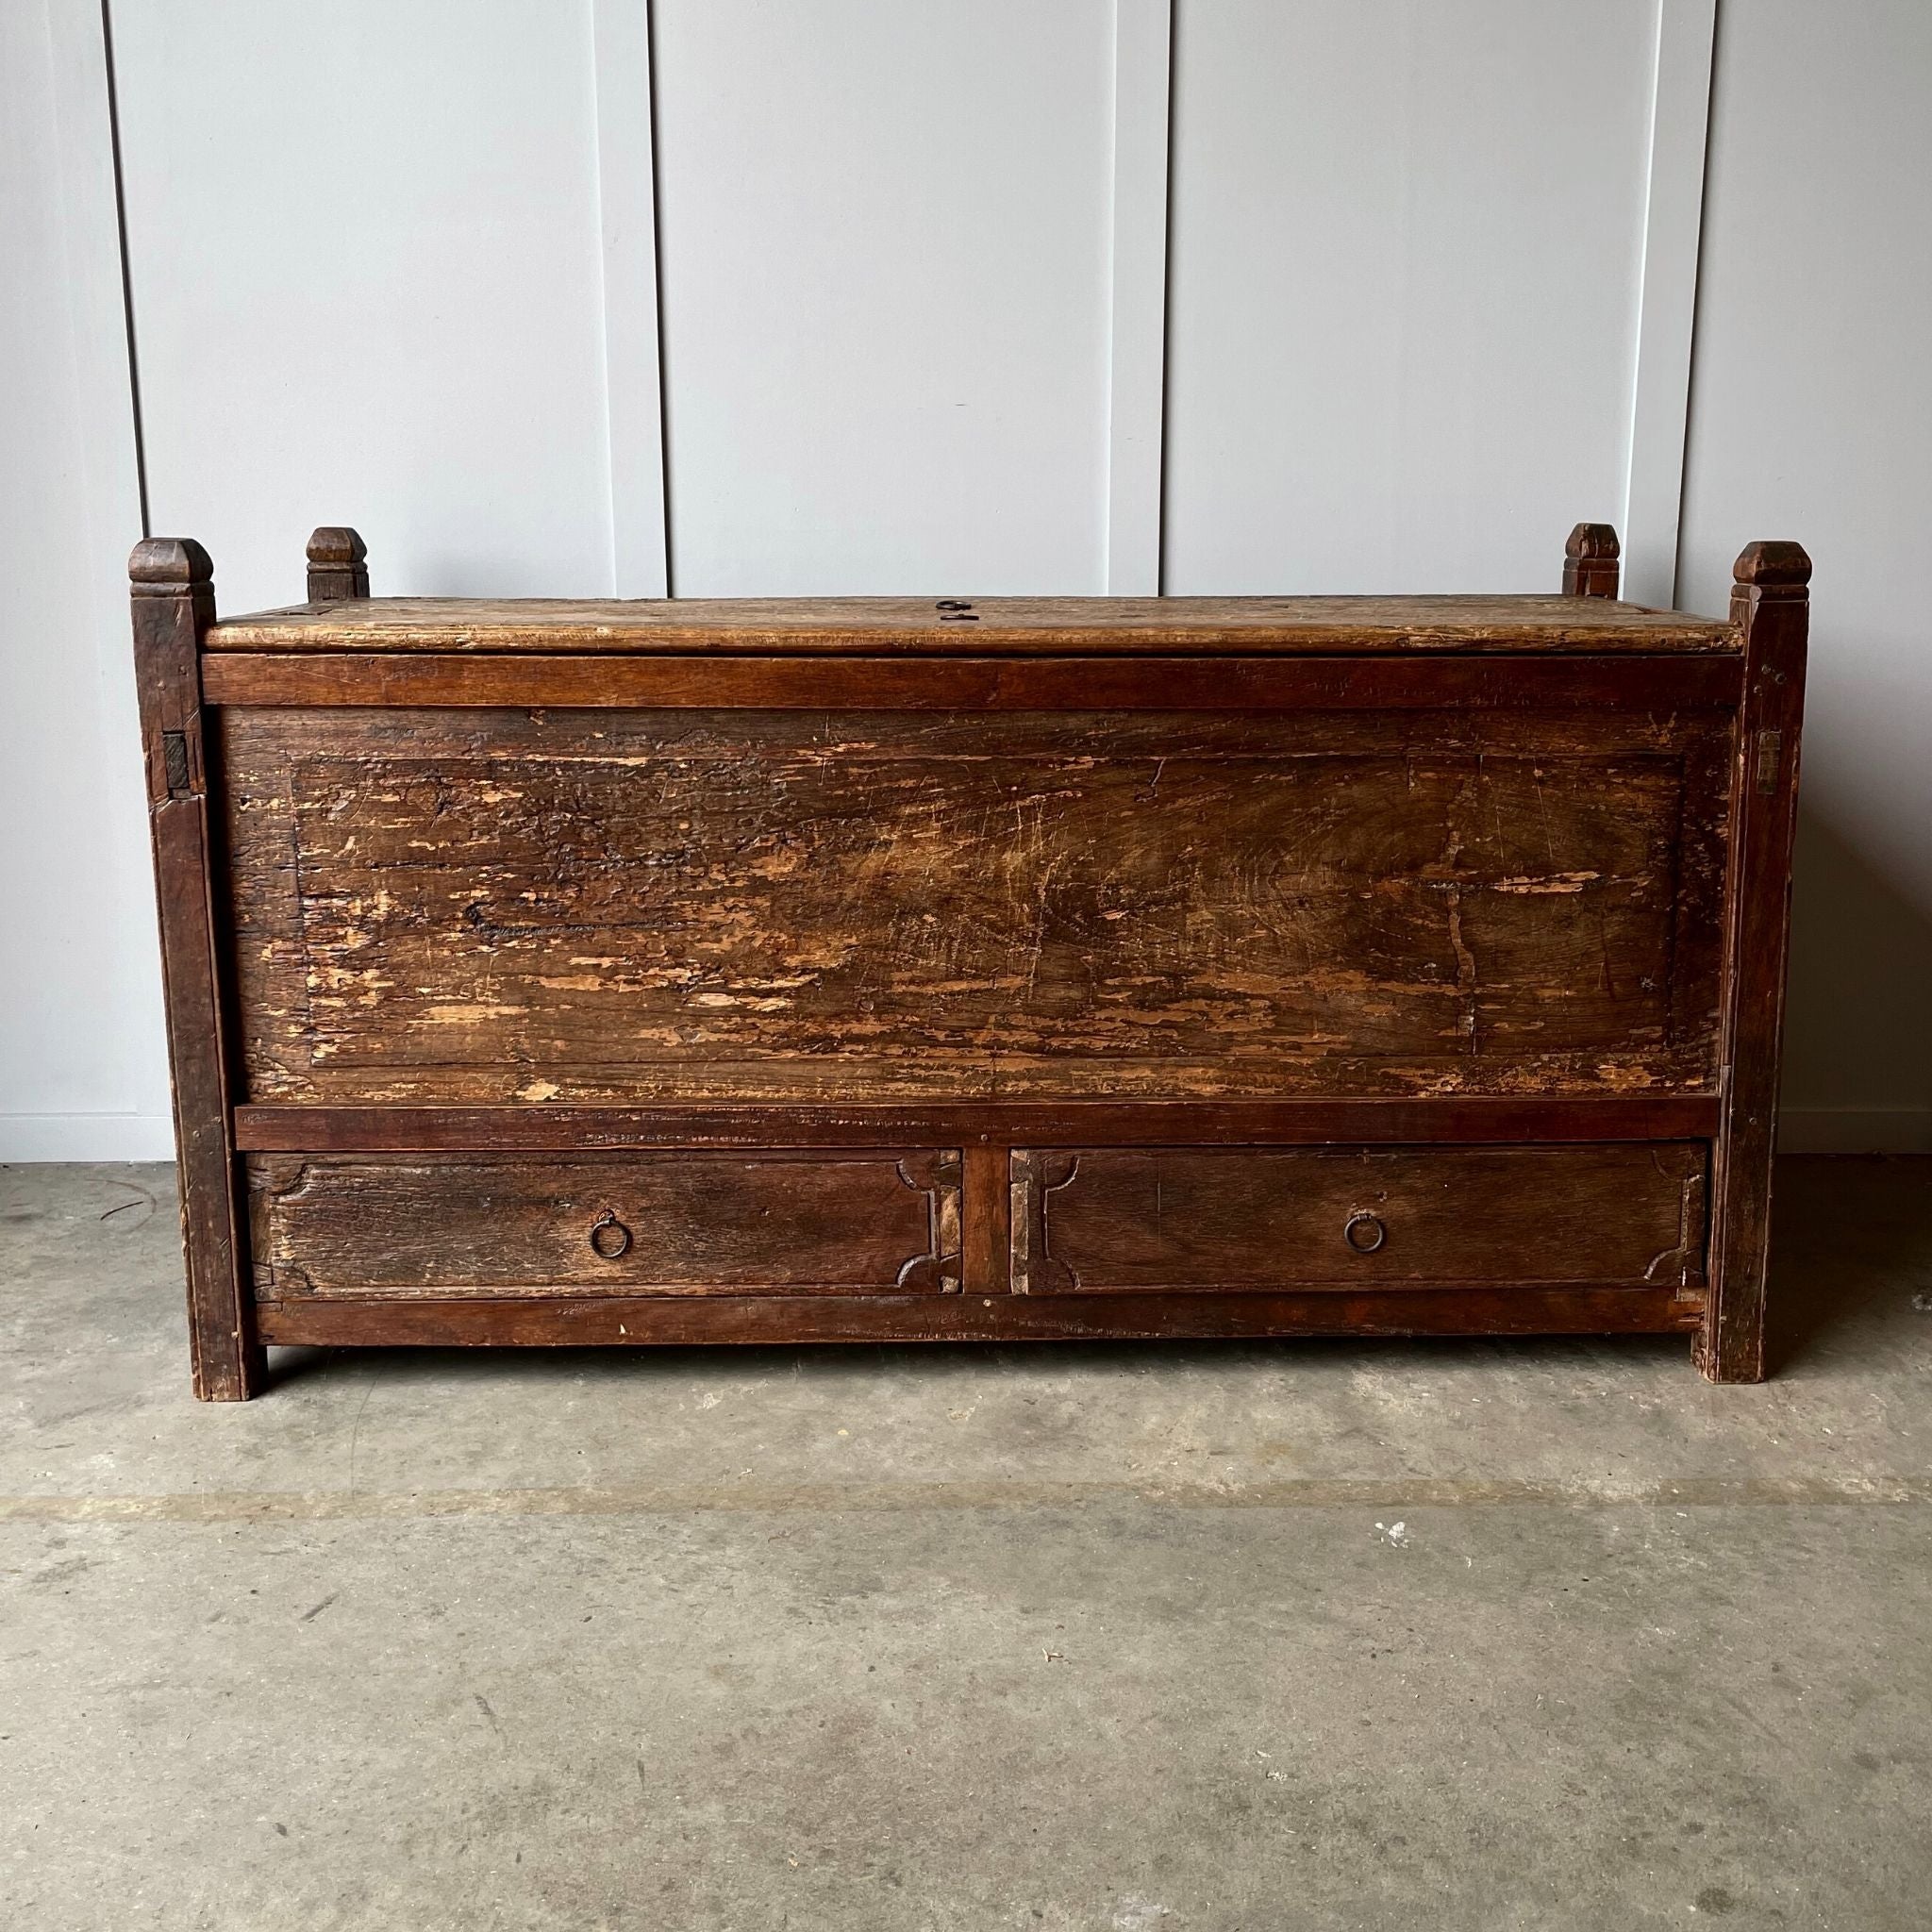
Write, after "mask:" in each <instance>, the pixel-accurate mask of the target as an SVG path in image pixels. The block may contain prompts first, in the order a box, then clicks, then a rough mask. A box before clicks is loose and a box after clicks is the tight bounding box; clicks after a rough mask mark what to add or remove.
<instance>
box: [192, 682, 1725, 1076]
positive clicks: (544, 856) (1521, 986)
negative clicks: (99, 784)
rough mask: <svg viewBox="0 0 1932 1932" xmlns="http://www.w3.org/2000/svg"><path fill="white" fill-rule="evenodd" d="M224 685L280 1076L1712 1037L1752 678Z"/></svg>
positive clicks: (241, 847) (232, 805)
mask: <svg viewBox="0 0 1932 1932" xmlns="http://www.w3.org/2000/svg"><path fill="white" fill-rule="evenodd" d="M222 716H223V724H224V742H225V752H226V758H227V768H228V772H229V774H230V779H229V786H228V797H227V806H228V812H229V824H228V835H229V839H230V842H231V846H232V851H233V855H234V873H235V878H234V899H235V916H236V925H237V939H238V944H239V952H240V971H241V995H242V1012H243V1032H244V1035H245V1038H246V1041H247V1047H248V1065H247V1074H248V1087H249V1097H250V1098H251V1099H253V1100H258V1101H262V1100H282V1101H291V1100H295V1101H304V1102H325V1101H329V1102H338V1103H342V1102H357V1101H359V1102H375V1101H391V1102H402V1101H409V1102H432V1103H433V1102H442V1103H450V1102H455V1103H503V1102H510V1101H517V1100H524V1101H559V1102H578V1103H587V1104H594V1103H604V1102H620V1103H621V1102H642V1101H652V1100H743V1099H768V1100H788V1099H789V1100H793V1101H799V1102H811V1101H823V1100H826V1099H833V1098H841V1099H846V1100H882V1101H883V1100H891V1099H902V1100H907V1099H932V1098H941V1097H946V1098H965V1097H989V1098H990V1097H1007V1098H1043V1097H1056V1096H1059V1097H1073V1096H1078V1095H1083V1094H1084V1095H1091V1094H1092V1093H1094V1092H1096V1091H1104V1092H1107V1093H1109V1094H1112V1095H1116V1096H1123V1097H1124V1096H1130V1095H1131V1096H1141V1097H1156V1098H1158V1097H1168V1098H1190V1097H1207V1096H1216V1095H1228V1096H1239V1095H1255V1096H1267V1095H1275V1094H1293V1093H1307V1094H1324V1093H1325V1094H1338V1095H1341V1094H1349V1093H1362V1094H1374V1093H1388V1094H1403V1093H1417V1094H1438V1093H1440V1094H1457V1093H1482V1092H1497V1093H1552V1094H1560V1093H1574V1092H1591V1091H1600V1092H1620V1091H1624V1092H1628V1091H1670V1090H1676V1091H1701V1090H1704V1089H1706V1088H1707V1087H1708V1085H1709V1083H1710V1081H1711V1078H1712V1074H1713V1071H1714V1070H1713V1039H1714V1029H1715V1023H1716V1009H1717V994H1718V990H1717V985H1716V953H1715V942H1714V941H1706V940H1705V939H1704V938H1703V937H1702V935H1703V934H1705V933H1706V932H1707V931H1714V930H1715V927H1716V925H1717V923H1718V922H1717V918H1716V911H1715V906H1716V893H1717V892H1718V891H1719V889H1720V886H1721V881H1722V874H1723V841H1724V823H1725V798H1724V790H1723V787H1724V774H1725V767H1724V758H1723V757H1722V755H1721V752H1720V751H1719V749H1718V747H1719V745H1720V744H1721V742H1722V741H1724V738H1725V736H1726V732H1725V721H1724V719H1723V717H1722V716H1721V715H1720V714H1712V713H1702V712H1691V713H1686V714H1682V715H1660V716H1653V715H1650V714H1631V715H1624V714H1615V715H1597V714H1581V713H1564V714H1550V715H1543V714H1533V715H1524V714H1508V715H1506V716H1489V715H1466V714H1460V713H1438V712H1431V713H1407V714H1399V715H1396V716H1392V717H1364V718H1354V717H1351V718H1348V719H1345V720H1341V719H1336V718H1333V717H1329V718H1323V717H1319V716H1318V717H1312V718H1300V719H1298V718H1293V717H1283V718H1270V719H1265V720H1261V719H1227V720H1223V719H1213V718H1203V717H1179V716H1170V717H1162V716H1158V715H1153V716H1144V715H1143V716H1141V717H1136V718H1121V717H1118V716H1100V715H1079V716H1075V717H1074V718H1072V719H1068V718H1059V717H1055V718H1046V717H1038V716H1026V715H1021V716H1016V717H1000V718H997V719H973V718H952V717H948V716H946V715H944V714H941V715H939V716H937V717H934V718H932V719H930V720H928V719H924V718H921V719H917V720H908V719H906V718H904V717H898V716H884V715H878V716H870V717H868V716H864V715H851V716H810V717H794V716H792V715H791V714H775V713H729V712H715V713H691V712H670V713H649V712H619V713H597V714H594V716H591V715H587V714H582V713H571V712H561V713H547V714H528V713H523V712H491V713H487V714H452V713H445V712H434V711H431V712H413V713H412V712H394V711H389V712H373V711H372V712H365V711H356V712H323V713H305V712H301V711H276V712H252V711H248V712H235V711H231V712H226V713H224V714H222ZM1687 779H1694V783H1692V782H1687Z"/></svg>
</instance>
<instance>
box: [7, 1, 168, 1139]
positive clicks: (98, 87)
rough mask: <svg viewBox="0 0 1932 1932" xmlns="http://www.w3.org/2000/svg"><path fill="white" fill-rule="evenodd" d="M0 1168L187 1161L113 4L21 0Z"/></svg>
mask: <svg viewBox="0 0 1932 1932" xmlns="http://www.w3.org/2000/svg"><path fill="white" fill-rule="evenodd" d="M0 262H4V263H5V268H4V270H0V369H4V371H5V377H4V380H0V452H4V458H0V721H4V723H5V726H6V736H5V746H6V750H5V755H4V756H0V908H4V909H0V1160H34V1159H41V1160H46V1159H67V1160H81V1159H91V1160H102V1159H152V1158H157V1157H160V1156H165V1155H166V1154H168V1153H169V1152H170V1151H171V1149H172V1147H173V1144H174V1130H173V1126H172V1124H171V1123H170V1120H169V1117H168V1078H167V1063H166V1059H165V1057H164V1046H163V1041H162V1034H161V998H160V957H159V952H158V946H157V944H156V939H155V916H154V909H153V908H154V894H153V889H152V887H151V885H150V883H149V874H148V857H147V827H146V819H145V813H144V809H143V801H142V772H141V739H140V733H139V727H138V725H137V724H136V722H135V706H134V674H133V664H132V661H131V659H130V658H129V655H128V647H127V614H126V613H127V605H126V575H125V568H126V558H127V552H128V550H129V549H130V548H131V547H132V546H133V544H134V542H135V541H136V539H137V538H139V537H140V535H141V500H140V493H139V486H138V480H137V475H136V470H135V460H134V409H133V406H132V403H131V401H130V399H129V396H128V383H127V335H126V327H125V319H124V315H123V310H122V302H121V262H120V254H119V246H118V241H117V237H116V229H115V214H114V164H113V150H112V143H111V139H110V136H109V132H108V92H107V66H106V62H105V59H104V57H103V49H102V41H101V16H100V10H99V8H86V7H82V6H76V5H74V4H72V0H48V4H46V5H42V4H40V0H13V4H9V5H7V6H0Z"/></svg>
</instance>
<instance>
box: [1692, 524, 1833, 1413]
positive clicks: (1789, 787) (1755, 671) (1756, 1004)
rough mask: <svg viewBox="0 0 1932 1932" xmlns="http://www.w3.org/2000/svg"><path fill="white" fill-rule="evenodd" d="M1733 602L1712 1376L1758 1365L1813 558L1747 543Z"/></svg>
mask: <svg viewBox="0 0 1932 1932" xmlns="http://www.w3.org/2000/svg"><path fill="white" fill-rule="evenodd" d="M1736 577H1737V583H1736V588H1735V590H1734V591H1733V592H1732V598H1731V610H1732V614H1733V616H1734V617H1736V618H1737V620H1738V621H1739V623H1740V625H1742V626H1743V628H1744V634H1745V648H1746V659H1745V662H1746V667H1747V672H1746V675H1747V683H1746V692H1745V699H1744V709H1743V713H1742V716H1741V717H1740V720H1739V724H1738V731H1737V738H1736V759H1737V771H1736V777H1735V783H1734V785H1733V788H1732V793H1733V797H1734V800H1735V805H1734V813H1735V823H1734V828H1733V832H1732V852H1733V876H1732V880H1731V886H1730V891H1729V894H1728V898H1727V902H1726V903H1727V906H1728V910H1729V917H1730V924H1729V952H1728V968H1727V972H1726V974H1725V984H1726V989H1727V992H1728V1002H1727V1008H1726V1012H1725V1018H1724V1130H1723V1132H1722V1133H1721V1134H1720V1136H1719V1138H1718V1143H1717V1158H1716V1174H1715V1187H1716V1195H1717V1201H1718V1208H1719V1212H1718V1234H1717V1240H1716V1241H1715V1243H1714V1251H1713V1255H1712V1267H1711V1294H1710V1307H1709V1314H1708V1317H1707V1321H1706V1324H1705V1327H1704V1330H1703V1333H1702V1336H1701V1337H1700V1339H1699V1342H1698V1357H1697V1358H1698V1365H1699V1367H1700V1368H1702V1370H1703V1371H1704V1373H1705V1374H1707V1376H1709V1377H1710V1378H1711V1380H1713V1381H1717V1382H1756V1381H1760V1380H1762V1379H1763V1376H1764V1374H1765V1367H1766V1364H1765V1355H1764V1333H1765V1280H1766V1268H1767V1263H1768V1261H1769V1257H1770V1243H1771V1179H1772V1156H1773V1154H1774V1151H1775V1144H1776V1138H1777V1090H1778V1068H1779V1060H1780V1046H1781V1042H1782V1039H1783V1030H1784V1003H1785V964H1786V956H1787V953H1788V951H1789V947H1790V904H1791V847H1792V841H1793V840H1794V839H1795V837H1796V833H1797V818H1798V743H1799V733H1800V729H1801V727H1802V725H1803V722H1804V706H1805V660H1806V651H1807V636H1808V632H1809V627H1810V604H1809V597H1810V592H1809V589H1808V586H1809V583H1810V578H1811V559H1810V558H1808V557H1807V556H1806V554H1805V552H1804V551H1803V550H1802V549H1801V548H1800V547H1799V546H1798V545H1797V544H1795V543H1754V544H1752V545H1751V546H1750V548H1748V549H1747V550H1745V551H1744V553H1743V554H1742V556H1740V558H1738V563H1737V572H1736Z"/></svg>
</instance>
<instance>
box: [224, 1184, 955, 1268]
mask: <svg viewBox="0 0 1932 1932" xmlns="http://www.w3.org/2000/svg"><path fill="white" fill-rule="evenodd" d="M248 1188H249V1205H250V1215H251V1222H252V1225H253V1229H254V1255H255V1291H256V1294H257V1296H258V1299H260V1300H263V1301H275V1300H281V1299H286V1298H288V1297H291V1296H298V1295H359V1296H373V1295H374V1296H396V1295H401V1296H417V1295H427V1296H441V1295H451V1294H464V1295H510V1296H516V1295H546V1294H558V1293H568V1294H579V1295H581V1294H606V1295H634V1294H639V1293H652V1294H687V1295H689V1294H743V1293H749V1292H759V1293H774V1292H784V1293H789V1294H858V1293H868V1292H872V1293H886V1292H897V1293H900V1294H905V1293H910V1292H922V1293H931V1294H941V1293H957V1292H958V1290H959V1281H960V1276H959V1228H960V1224H959V1191H960V1161H959V1156H958V1152H957V1151H954V1152H949V1153H937V1154H933V1153H922V1154H909V1155H897V1156H895V1155H892V1154H886V1153H874V1154H868V1155H861V1154H857V1153H854V1154H849V1155H841V1156H828V1157H823V1158H811V1157H808V1156H805V1155H791V1156H782V1155H774V1156H768V1157H763V1158H759V1157H755V1156H745V1155H738V1154H659V1155H644V1156H630V1157H622V1156H618V1157H611V1156H607V1157H602V1158H599V1157H597V1156H594V1155H591V1156H585V1157H581V1158H573V1159H545V1158H541V1157H535V1158H529V1157H525V1158H505V1159H491V1158H488V1157H473V1158H467V1159H463V1158H444V1159H418V1158H408V1157H403V1156H398V1157H382V1156H359V1157H358V1156H322V1157H317V1158H299V1157H288V1156H273V1155H266V1156H257V1157H255V1158H251V1159H250V1160H249V1162H248Z"/></svg>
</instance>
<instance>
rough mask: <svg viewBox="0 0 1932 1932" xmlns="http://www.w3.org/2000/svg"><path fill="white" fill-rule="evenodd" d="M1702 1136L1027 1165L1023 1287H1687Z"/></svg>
mask: <svg viewBox="0 0 1932 1932" xmlns="http://www.w3.org/2000/svg"><path fill="white" fill-rule="evenodd" d="M1708 1159H1709V1156H1708V1149H1707V1145H1706V1143H1705V1142H1703V1141H1672V1142H1669V1143H1666V1144H1662V1145H1644V1144H1633V1145H1615V1146H1564V1147H1399V1148H1372V1149H1371V1148H1327V1147H1324V1148H1205V1147H1101V1148H1081V1149H1074V1148H1057V1149H1052V1150H1045V1151H1035V1150H1026V1151H1016V1152H1015V1153H1014V1155H1013V1157H1012V1196H1013V1199H1012V1242H1013V1287H1014V1290H1015V1291H1016V1292H1018V1293H1021V1294H1026V1293H1034V1294H1041V1293H1056V1292H1069V1291H1082V1290H1087V1291H1112V1292H1119V1291H1133V1290H1147V1291H1154V1292H1165V1291H1175V1290H1189V1289H1200V1290H1204V1291H1213V1290H1220V1291H1229V1290H1242V1289H1247V1290H1271V1289H1277V1290H1278V1289H1293V1290H1311V1289H1312V1290H1324V1289H1333V1290H1338V1291H1359V1290H1363V1289H1374V1288H1391V1289H1397V1288H1399V1289H1418V1288H1434V1287H1441V1288H1467V1287H1473V1286H1479V1285H1486V1284H1496V1283H1507V1282H1515V1283H1534V1284H1538V1285H1541V1286H1551V1287H1557V1286H1563V1285H1568V1284H1583V1283H1588V1284H1590V1285H1591V1286H1594V1287H1622V1286H1628V1287H1633V1288H1635V1287H1642V1286H1648V1287H1662V1286H1670V1287H1677V1288H1688V1287H1691V1286H1693V1285H1695V1284H1697V1283H1700V1282H1701V1281H1702V1280H1703V1278H1704V1248H1705V1215H1706V1207H1705V1192H1706V1188H1705V1179H1706V1172H1707V1166H1708Z"/></svg>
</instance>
